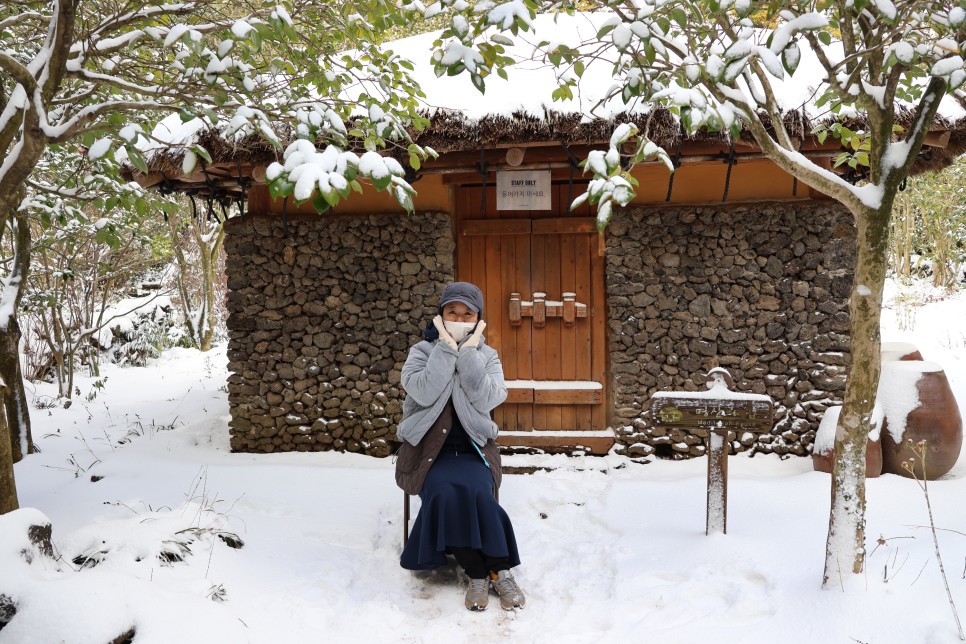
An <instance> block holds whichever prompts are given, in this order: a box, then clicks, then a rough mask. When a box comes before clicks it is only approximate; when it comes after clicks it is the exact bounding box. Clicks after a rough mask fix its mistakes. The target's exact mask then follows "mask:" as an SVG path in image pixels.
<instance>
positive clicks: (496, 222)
mask: <svg viewBox="0 0 966 644" xmlns="http://www.w3.org/2000/svg"><path fill="white" fill-rule="evenodd" d="M471 199H472V197H471ZM471 203H472V202H471ZM478 207H479V206H477V208H478ZM501 214H503V215H504V216H503V217H502V218H500V217H496V216H489V217H487V216H484V217H482V218H481V217H479V215H478V214H477V213H474V212H472V211H470V214H468V215H467V216H465V217H463V218H460V219H459V223H458V233H459V234H458V240H459V242H458V246H457V258H458V259H457V278H458V279H461V280H467V281H470V282H473V283H475V284H477V285H479V286H480V288H481V289H483V293H484V297H485V303H484V318H485V319H486V322H487V329H486V334H485V335H486V337H487V342H488V343H489V344H490V345H491V346H493V347H494V348H495V349H497V351H499V353H500V359H501V360H502V362H503V370H504V375H505V377H506V380H507V383H508V386H509V388H510V397H509V398H508V400H507V402H506V403H505V404H504V405H502V406H501V407H500V408H499V409H497V410H496V412H495V413H494V420H496V422H497V424H498V425H499V426H500V429H501V430H502V431H504V432H513V433H517V432H531V431H532V432H533V433H534V434H537V433H540V432H554V433H555V434H565V433H567V432H571V431H573V432H579V431H581V430H583V431H588V430H603V429H604V428H606V427H607V414H606V401H607V391H606V381H605V372H606V355H607V353H606V352H607V346H606V336H605V333H606V320H605V312H604V262H603V257H601V256H600V253H599V244H600V238H599V235H598V233H597V228H596V223H595V220H594V218H593V217H546V216H544V217H539V216H538V217H536V218H530V217H527V218H524V217H521V216H519V215H520V214H529V213H509V215H510V216H506V215H505V214H504V213H501ZM513 215H516V216H513ZM514 293H518V294H519V299H520V302H519V303H518V306H517V307H516V309H517V310H519V311H521V312H522V313H521V314H520V315H516V314H514V313H512V312H511V308H512V307H511V294H514ZM540 293H544V294H546V295H545V298H544V299H545V302H544V304H543V306H542V307H541V306H540V305H539V299H540V298H539V294H540ZM564 293H572V294H573V295H572V296H571V297H568V299H571V300H574V303H573V304H572V305H568V308H569V309H570V314H569V315H566V316H565V315H564V311H563V308H564V307H563V303H562V302H563V299H564ZM534 294H538V295H537V297H536V298H535V297H534ZM541 308H542V312H543V313H544V315H543V316H541V315H539V310H540V309H541ZM535 313H536V314H535ZM541 317H542V318H543V319H542V320H541ZM545 438H549V437H545ZM557 442H559V444H560V445H567V444H573V441H570V440H568V437H567V436H560V440H559V441H557ZM523 443H524V444H527V442H526V441H524V442H523ZM554 443H555V441H554V440H552V439H550V440H549V441H548V440H543V441H541V442H539V443H529V444H539V445H541V446H548V445H550V446H552V445H553V444H554Z"/></svg>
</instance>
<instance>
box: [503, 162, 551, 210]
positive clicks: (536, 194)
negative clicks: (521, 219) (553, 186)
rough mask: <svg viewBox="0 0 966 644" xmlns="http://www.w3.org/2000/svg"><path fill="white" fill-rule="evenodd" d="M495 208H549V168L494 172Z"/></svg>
mask: <svg viewBox="0 0 966 644" xmlns="http://www.w3.org/2000/svg"><path fill="white" fill-rule="evenodd" d="M496 209H497V210H550V170H526V171H523V170H515V171H510V172H497V173H496Z"/></svg>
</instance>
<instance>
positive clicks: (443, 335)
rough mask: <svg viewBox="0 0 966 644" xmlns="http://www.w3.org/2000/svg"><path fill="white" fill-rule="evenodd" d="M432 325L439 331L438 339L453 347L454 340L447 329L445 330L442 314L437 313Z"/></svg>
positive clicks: (454, 346)
mask: <svg viewBox="0 0 966 644" xmlns="http://www.w3.org/2000/svg"><path fill="white" fill-rule="evenodd" d="M433 326H435V327H436V330H437V331H439V339H440V340H442V341H443V342H445V343H446V344H448V345H449V346H451V347H453V348H454V349H455V348H456V340H454V339H453V336H451V335H450V334H449V331H447V330H446V325H445V324H443V317H442V316H440V315H437V316H436V317H434V318H433Z"/></svg>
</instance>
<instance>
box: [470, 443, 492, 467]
mask: <svg viewBox="0 0 966 644" xmlns="http://www.w3.org/2000/svg"><path fill="white" fill-rule="evenodd" d="M470 445H472V446H473V449H475V450H476V453H477V454H479V455H480V458H482V459H483V465H486V467H487V469H489V467H490V464H489V463H487V462H486V457H485V456H483V450H481V449H480V446H479V445H477V444H476V441H475V440H473V439H472V438H471V439H470Z"/></svg>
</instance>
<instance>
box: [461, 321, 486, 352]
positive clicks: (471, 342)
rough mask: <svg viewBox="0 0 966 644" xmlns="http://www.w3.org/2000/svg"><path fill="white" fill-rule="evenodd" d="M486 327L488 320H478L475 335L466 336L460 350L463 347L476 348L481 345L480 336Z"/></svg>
mask: <svg viewBox="0 0 966 644" xmlns="http://www.w3.org/2000/svg"><path fill="white" fill-rule="evenodd" d="M485 328H486V322H484V321H483V320H480V321H479V322H477V323H476V331H474V332H473V335H471V336H470V337H468V338H466V340H465V341H464V342H463V345H462V346H461V347H460V350H461V351H462V350H463V349H475V348H476V347H478V346H480V337H481V336H482V335H483V329H485Z"/></svg>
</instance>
